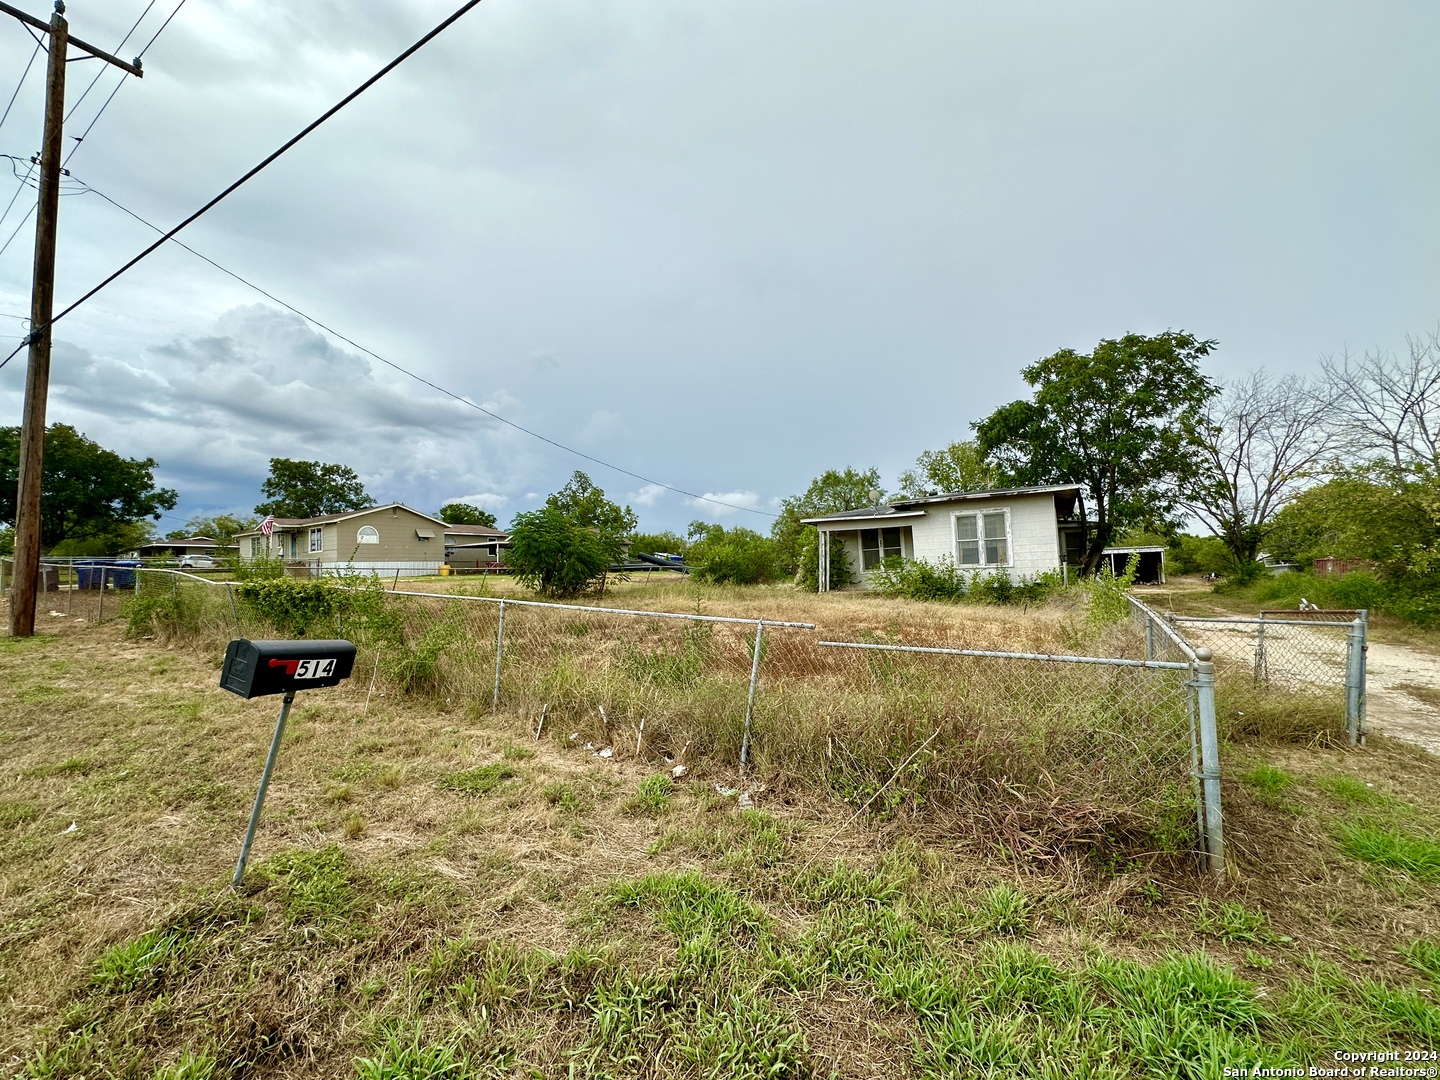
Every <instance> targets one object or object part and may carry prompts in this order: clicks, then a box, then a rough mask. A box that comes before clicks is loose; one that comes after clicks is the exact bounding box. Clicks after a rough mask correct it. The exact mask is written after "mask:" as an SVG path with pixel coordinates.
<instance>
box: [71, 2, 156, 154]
mask: <svg viewBox="0 0 1440 1080" xmlns="http://www.w3.org/2000/svg"><path fill="white" fill-rule="evenodd" d="M154 6H155V0H150V4H149V5H148V6H147V7H146V8H145V10H144V11H142V12H141V13H140V18H139V19H136V20H135V26H132V27H131V28H130V34H133V33H134V32H135V28H136V27H138V26H139V25H140V21H141V19H144V18H145V16H146V15H148V14H149V13H150V8H152V7H154ZM184 6H185V0H180V2H179V3H178V4H176V5H175V10H174V11H172V12H170V15H169V16H168V17H167V18H166V20H165V21H164V22H163V23H161V24H160V29H159V30H156V31H155V33H154V34H153V35H152V36H151V38H150V40H149V41H147V42H146V43H145V48H143V49H141V50H140V55H139V56H137V57H136V58H135V59H136V60H137V61H138V60H141V59H143V58H144V56H145V54H146V53H147V52H149V50H150V46H151V45H154V44H155V41H156V39H157V38H159V36H160V35H161V34H163V33H164V32H165V28H166V27H167V26H169V25H170V20H171V19H173V18H175V16H176V15H179V14H180V9H181V8H182V7H184ZM130 34H126V35H125V39H124V41H121V42H120V44H119V45H117V46H116V47H115V51H116V52H117V53H118V52H119V51H120V50H121V49H122V48H124V47H125V42H126V41H129V40H130ZM103 74H105V69H104V68H101V69H100V71H99V72H97V73H96V75H95V79H94V80H93V81H92V82H91V83H90V86H94V85H95V83H96V82H99V81H100V76H101V75H103ZM129 81H130V80H129V78H128V77H127V76H125V75H124V74H122V75H121V76H120V81H119V82H117V83H116V84H115V89H113V90H111V91H110V96H109V97H107V98H106V99H105V103H104V104H103V105H101V106H100V111H99V112H97V113H96V114H95V115H94V117H92V118H91V120H90V123H89V124H87V125H86V126H85V130H84V131H82V132H81V133H80V135H79V137H78V138H76V140H75V145H74V146H72V147H71V148H70V153H68V154H66V155H65V161H64V162H63V164H66V165H68V164H69V163H70V159H71V158H73V157H74V156H75V154H76V151H78V150H79V149H80V147H81V146H82V145H83V144H84V142H85V139H86V137H87V136H88V135H89V134H90V132H91V130H92V129H93V128H94V127H95V125H96V124H98V123H99V122H100V117H102V116H104V115H105V110H106V109H108V108H109V107H110V103H111V102H112V101H114V100H115V95H116V94H118V93H119V92H120V87H122V86H124V85H125V84H126V83H127V82H129ZM90 86H87V87H86V88H85V94H88V93H89V92H90ZM85 94H81V95H80V98H81V100H82V101H83V100H84V98H85ZM75 105H76V107H77V108H78V107H79V105H80V102H79V101H77V102H76V103H75ZM72 112H73V110H72Z"/></svg>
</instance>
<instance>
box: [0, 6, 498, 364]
mask: <svg viewBox="0 0 1440 1080" xmlns="http://www.w3.org/2000/svg"><path fill="white" fill-rule="evenodd" d="M479 4H480V0H466V2H465V3H464V4H461V5H460V7H459V8H458V9H457V10H456V11H455V13H454V14H452V15H450V16H449V17H448V18H446V19H445V20H444V21H442V22H441V23H440V24H439V25H438V26H436V27H435V29H433V30H431V31H430V32H429V33H428V34H426V35H425V36H424V37H422V38H420V40H419V41H417V42H415V44H413V45H411V46H410V47H409V48H408V49H406V50H405V51H404V52H402V53H401V54H400V55H399V56H397V57H396V58H395V59H394V60H391V61H390V62H389V63H388V64H386V65H385V66H384V67H382V68H381V69H380V70H379V71H377V72H376V73H375V74H374V75H371V76H370V78H368V79H366V80H365V81H364V82H363V83H361V84H360V85H359V86H357V87H356V88H355V89H354V90H352V91H350V93H348V94H346V95H345V96H344V97H343V98H341V99H340V100H339V101H337V102H336V103H335V104H334V105H332V106H330V108H328V109H326V110H325V111H324V112H323V113H321V114H320V116H319V117H317V118H316V119H315V120H312V121H311V122H310V123H309V124H307V125H306V126H305V127H304V128H302V129H301V130H300V131H299V132H298V133H297V134H295V135H293V136H291V137H290V138H289V139H288V140H286V141H285V142H284V143H283V144H282V145H281V146H280V148H279V149H278V150H275V151H274V152H272V153H271V154H270V155H269V156H268V157H266V158H265V159H264V160H263V161H261V162H260V163H259V164H258V165H256V166H255V167H254V168H252V169H250V171H249V172H247V173H245V175H244V176H242V177H240V179H238V180H236V181H235V182H234V183H232V184H231V185H230V186H229V187H227V188H226V189H225V190H224V191H222V192H220V194H219V195H216V196H215V197H214V198H213V199H211V200H210V201H209V202H207V203H206V204H205V205H204V206H202V207H200V209H199V210H196V211H195V212H194V213H193V214H191V215H190V216H189V217H187V218H186V219H185V220H184V221H182V222H180V224H179V225H176V226H175V227H174V228H172V229H171V230H170V231H169V232H167V233H165V234H163V235H162V236H161V237H160V239H159V240H156V241H155V243H153V244H151V245H150V246H149V247H147V248H146V249H145V250H144V251H142V252H140V254H138V255H136V256H135V257H134V258H133V259H131V260H130V261H129V262H127V263H126V264H125V265H124V266H122V267H120V269H119V270H116V271H115V272H114V273H113V274H111V275H110V276H109V277H107V278H106V279H105V280H104V281H102V282H100V284H98V285H96V286H94V287H93V288H92V289H90V290H89V291H88V292H86V293H84V294H83V295H82V296H81V297H80V298H79V299H78V300H75V301H73V302H72V303H70V304H69V305H68V306H67V307H65V308H63V309H62V310H61V311H60V313H59V314H57V315H55V316H53V317H52V318H51V319H50V322H49V323H48V324H47V325H46V326H42V327H36V328H34V329H32V330H31V335H32V336H34V335H35V334H40V333H44V332H45V331H46V330H48V329H50V327H52V326H54V325H55V324H56V323H57V322H59V321H60V320H61V319H63V318H64V317H65V316H66V315H69V314H70V313H71V312H72V311H74V310H75V309H76V308H78V307H79V306H80V305H81V304H83V303H85V302H86V301H87V300H89V299H90V298H91V297H93V296H94V295H95V294H96V293H98V292H100V290H102V289H104V288H105V287H106V286H107V285H109V284H110V283H111V282H113V281H115V280H116V279H117V278H119V277H120V276H121V275H123V274H125V273H126V272H127V271H129V270H130V269H131V268H132V267H134V266H135V265H136V264H137V263H139V262H141V261H142V260H144V259H145V258H147V257H149V256H150V255H152V254H154V253H155V252H156V251H158V250H159V249H160V248H161V247H162V246H164V244H165V241H167V240H169V239H171V238H173V237H174V236H175V234H176V233H178V232H180V231H181V230H182V229H184V228H185V227H186V226H187V225H190V224H191V223H193V222H194V221H196V220H197V219H198V218H200V217H202V216H203V215H204V214H206V213H207V212H209V211H210V210H211V209H213V208H214V207H215V206H217V205H219V203H220V202H222V201H223V200H224V199H225V198H227V197H228V196H229V195H231V194H232V193H234V192H235V191H236V190H237V189H239V188H240V187H241V186H243V185H244V184H245V183H246V182H248V181H249V180H251V179H252V178H254V177H255V176H257V175H259V174H260V173H261V172H263V171H264V170H265V169H266V168H268V167H269V166H270V165H271V164H273V163H274V162H275V161H277V160H278V159H279V158H280V157H282V156H283V155H284V154H285V153H286V152H287V151H288V150H290V149H291V148H292V147H294V146H295V145H296V144H297V143H299V142H300V141H301V140H302V139H304V138H305V136H307V135H309V134H310V133H311V132H312V131H314V130H315V129H316V128H318V127H319V126H320V125H321V124H323V123H325V121H327V120H329V119H330V118H331V117H332V116H334V115H335V114H336V113H338V112H339V111H340V110H341V109H343V108H345V106H346V105H349V104H350V103H351V102H352V101H354V100H355V99H356V98H358V97H359V96H360V95H361V94H363V93H364V92H365V91H366V90H369V89H370V87H372V86H374V85H375V84H376V83H377V82H379V81H380V80H381V79H383V78H384V77H385V76H386V75H388V74H390V72H392V71H394V70H395V69H396V68H397V67H399V66H400V65H401V64H403V63H404V62H405V61H406V60H408V59H410V57H411V56H413V55H415V53H417V52H419V51H420V50H421V49H422V48H423V47H424V46H425V45H427V44H429V43H430V41H432V40H433V39H434V38H436V37H438V36H439V35H440V34H442V33H443V32H444V31H445V30H446V29H448V28H449V27H450V25H451V24H452V23H454V22H456V21H457V20H459V19H460V17H461V16H463V15H464V14H465V13H466V12H468V11H470V10H471V9H472V8H474V7H477V6H479ZM177 10H178V9H177ZM7 243H8V241H7ZM23 347H24V346H21V348H23ZM19 352H20V349H16V350H15V351H14V352H12V353H11V354H10V355H9V356H7V357H6V358H5V359H4V360H0V368H3V367H4V366H5V365H6V364H8V363H9V362H10V361H11V360H13V359H14V358H15V357H16V356H17V355H19Z"/></svg>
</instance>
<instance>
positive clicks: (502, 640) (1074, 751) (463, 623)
mask: <svg viewBox="0 0 1440 1080" xmlns="http://www.w3.org/2000/svg"><path fill="white" fill-rule="evenodd" d="M73 585H74V587H68V586H67V587H62V588H61V589H59V590H58V591H57V592H56V593H55V594H54V603H55V605H56V608H57V610H60V609H61V608H60V605H61V603H62V601H61V600H60V599H59V598H61V597H63V610H64V611H65V617H68V618H72V619H77V620H78V619H86V620H96V619H102V618H103V619H108V618H114V617H121V616H122V615H123V616H124V617H125V618H127V619H128V620H129V623H130V630H131V632H132V633H136V634H139V635H140V636H146V635H149V634H156V635H164V634H168V633H173V634H176V635H177V636H178V635H180V634H184V635H185V636H187V637H189V638H190V639H192V640H195V639H197V638H199V639H203V638H207V637H208V638H209V639H213V641H214V642H215V644H216V646H217V647H222V646H223V642H224V641H227V640H228V639H229V638H231V637H254V638H259V637H266V636H275V635H277V634H278V635H280V636H310V637H330V636H338V637H344V638H348V639H350V640H353V641H355V642H356V644H357V645H359V646H360V648H361V655H360V660H359V663H358V664H357V667H356V674H355V677H356V679H357V681H360V682H363V683H365V684H367V685H368V686H369V687H370V688H372V689H373V688H374V687H375V686H376V685H377V684H378V685H380V686H382V687H394V688H396V689H398V690H400V691H402V692H408V693H423V694H430V695H433V696H437V697H440V698H442V699H445V700H448V701H449V702H451V703H463V704H466V705H468V706H469V707H470V708H472V709H477V710H482V711H491V710H499V709H505V710H507V711H510V712H513V713H518V714H520V715H522V716H523V717H524V718H525V721H526V723H527V724H528V725H529V726H530V727H531V729H532V730H533V731H534V732H535V734H536V736H537V737H542V736H545V735H548V736H549V737H551V738H554V739H557V740H559V741H561V742H565V743H567V744H573V745H579V746H582V747H586V746H588V748H589V749H590V751H591V752H592V753H595V754H597V755H600V756H604V757H612V756H620V757H634V758H638V759H642V760H652V761H653V760H657V759H664V760H666V761H669V762H672V763H686V762H694V761H699V760H703V759H708V760H712V761H722V762H730V763H738V764H741V765H742V766H751V767H754V768H755V769H757V770H758V771H760V772H763V773H764V774H767V775H785V776H792V777H799V778H802V779H804V780H805V781H806V782H808V783H814V784H816V785H817V786H821V787H823V788H825V789H826V790H831V791H834V792H835V793H837V794H838V795H840V796H841V797H843V798H846V799H849V800H851V801H855V802H858V803H860V804H862V805H863V806H865V807H875V808H876V809H877V810H879V811H882V812H888V811H893V810H895V809H896V808H897V807H899V806H901V805H903V804H906V803H909V804H910V805H913V806H920V805H931V806H936V807H939V808H942V809H949V810H953V811H956V812H958V813H959V814H960V815H961V817H960V818H957V819H956V820H957V821H958V820H961V819H962V818H963V820H964V821H965V822H966V823H967V824H968V827H970V828H973V829H976V830H978V831H981V832H983V833H984V834H985V835H989V836H992V837H993V838H994V839H996V840H997V841H1000V842H1003V843H1004V844H1006V845H1007V846H1008V847H1010V848H1011V849H1012V850H1015V851H1016V852H1021V853H1024V852H1030V853H1034V852H1041V853H1043V852H1051V851H1058V850H1061V849H1064V848H1067V847H1070V848H1073V847H1074V846H1075V845H1089V846H1092V847H1095V848H1098V849H1102V850H1103V849H1106V848H1113V849H1117V850H1118V849H1123V850H1126V851H1130V852H1133V851H1135V850H1152V851H1168V852H1172V853H1173V852H1183V851H1196V852H1198V854H1199V855H1200V857H1201V859H1202V861H1204V862H1205V863H1206V864H1207V865H1208V867H1209V868H1210V869H1211V870H1212V871H1214V872H1216V873H1222V872H1223V870H1224V865H1225V863H1224V842H1223V826H1222V816H1221V813H1220V802H1219V763H1218V743H1217V741H1216V739H1215V736H1214V723H1215V709H1214V674H1213V671H1214V668H1213V665H1211V664H1210V663H1208V657H1207V656H1204V655H1203V654H1202V655H1197V653H1196V652H1195V650H1193V649H1192V648H1191V647H1190V645H1189V644H1188V643H1187V642H1186V640H1185V639H1184V637H1182V636H1181V635H1180V634H1179V633H1177V631H1176V629H1175V628H1174V627H1172V626H1171V625H1169V624H1168V623H1166V622H1165V620H1164V619H1162V618H1161V617H1160V616H1158V615H1157V614H1155V613H1154V612H1152V611H1150V609H1149V608H1147V607H1145V605H1143V604H1140V603H1139V602H1137V601H1133V600H1132V602H1131V611H1132V620H1131V622H1130V623H1129V626H1128V630H1127V631H1126V632H1125V633H1124V634H1121V635H1120V636H1119V637H1118V638H1116V637H1115V635H1111V636H1110V637H1108V638H1107V644H1109V643H1112V642H1113V643H1114V644H1116V648H1115V651H1117V652H1129V653H1131V654H1132V655H1128V656H1096V657H1091V656H1068V655H1051V654H1041V653H1021V652H1003V651H990V650H977V649H964V648H955V647H951V645H950V644H949V643H947V642H944V641H928V640H922V641H918V642H917V641H914V640H909V641H902V640H899V639H898V637H896V636H894V635H891V636H881V635H861V636H860V637H859V639H857V640H848V641H847V640H831V639H830V638H829V637H827V636H826V635H825V634H823V632H818V631H817V630H816V628H815V627H814V626H813V625H812V624H809V623H798V622H781V621H776V620H767V619H741V618H732V617H725V616H713V615H703V614H699V613H684V612H657V611H631V610H624V609H618V608H608V607H599V606H583V605H567V604H550V603H543V602H540V601H533V600H513V599H508V598H506V599H501V598H497V597H492V596H484V595H475V594H473V593H472V594H468V595H467V594H465V593H464V592H463V591H455V592H447V593H430V592H415V591H408V590H394V589H393V588H392V589H390V590H386V589H384V588H383V587H382V586H381V584H380V583H379V582H378V581H370V582H368V583H355V584H352V585H350V586H349V587H340V588H336V587H335V585H334V584H333V583H327V584H324V585H322V584H320V583H318V582H317V583H314V585H313V586H312V587H313V588H314V589H315V590H317V595H320V596H322V597H326V598H329V600H328V601H327V602H329V603H330V604H331V606H330V607H325V608H323V609H322V608H319V607H317V608H314V609H313V610H310V609H306V610H307V611H309V615H308V616H307V617H308V618H309V621H308V622H305V623H299V622H297V623H293V624H287V623H285V622H284V621H283V619H281V617H280V616H277V614H276V612H275V611H274V610H272V609H267V607H266V603H265V596H266V593H265V587H264V584H263V583H257V582H215V581H208V580H205V579H202V578H199V577H197V576H195V575H189V574H186V573H185V572H183V571H176V570H166V569H147V568H140V569H135V570H132V571H131V572H130V576H129V577H122V576H118V575H114V576H112V574H111V573H110V572H109V571H108V570H107V571H105V573H104V574H103V580H100V579H99V578H97V580H96V582H93V583H91V582H86V583H83V587H82V583H80V582H78V580H77V581H76V582H75V583H73ZM462 589H463V587H462ZM47 595H48V594H47ZM336 597H339V598H342V599H341V600H340V601H338V602H337V601H336V599H335V598H336ZM42 610H43V608H42ZM277 619H279V620H280V621H277ZM919 632H920V631H915V630H912V634H914V633H919ZM1207 724H1208V727H1207ZM1207 731H1208V733H1209V734H1208V736H1207V735H1206V732H1207Z"/></svg>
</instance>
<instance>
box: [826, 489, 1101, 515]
mask: <svg viewBox="0 0 1440 1080" xmlns="http://www.w3.org/2000/svg"><path fill="white" fill-rule="evenodd" d="M1080 490H1081V488H1080V485H1079V484H1044V485H1041V486H1039V487H1013V488H993V489H990V490H987V491H952V492H949V493H948V494H944V495H926V496H925V497H923V498H919V499H898V500H896V501H895V502H892V503H886V504H885V505H884V506H867V507H865V508H864V509H861V510H844V511H841V512H840V513H838V514H824V515H821V516H820V517H808V518H801V519H800V520H801V522H802V523H803V524H806V525H817V524H821V523H824V522H830V521H866V520H876V519H890V518H902V517H924V516H925V513H926V511H925V509H924V508H925V507H927V506H930V505H933V504H937V503H958V502H973V501H976V500H980V499H1004V498H1012V497H1014V496H1017V495H1019V496H1027V495H1063V494H1075V495H1078V494H1079V493H1080Z"/></svg>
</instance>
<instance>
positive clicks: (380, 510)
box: [235, 503, 448, 577]
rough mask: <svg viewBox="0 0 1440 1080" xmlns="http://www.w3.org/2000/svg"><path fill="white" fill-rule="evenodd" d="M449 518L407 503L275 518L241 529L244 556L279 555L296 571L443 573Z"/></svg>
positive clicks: (246, 558) (403, 574) (245, 558)
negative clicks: (268, 524) (266, 524)
mask: <svg viewBox="0 0 1440 1080" xmlns="http://www.w3.org/2000/svg"><path fill="white" fill-rule="evenodd" d="M447 527H448V526H446V524H445V522H443V521H441V520H440V519H439V518H436V517H431V516H430V515H429V514H422V513H420V511H418V510H412V509H410V507H408V506H406V505H404V504H403V503H389V504H388V505H385V506H372V507H369V508H367V509H365V510H350V511H347V512H345V513H342V514H322V515H320V516H319V517H311V518H275V519H274V521H273V523H272V526H271V529H270V534H269V535H268V536H267V535H266V534H265V530H264V528H263V527H257V528H254V529H250V530H248V531H247V532H243V533H239V534H238V535H237V536H236V537H235V540H236V542H237V543H238V544H239V545H240V559H241V561H242V562H249V561H252V560H255V559H280V560H281V561H283V562H284V563H285V565H286V567H287V568H289V569H291V570H292V571H295V572H305V571H307V570H308V571H309V572H310V573H312V574H315V575H320V574H334V573H341V572H345V571H349V570H355V571H358V572H360V573H362V574H366V573H370V572H372V571H373V572H375V573H378V574H381V575H382V576H390V575H393V574H396V573H398V574H399V576H401V577H419V576H423V575H426V574H434V573H438V572H439V568H440V564H441V563H443V562H444V561H445V530H446V528H447Z"/></svg>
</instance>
